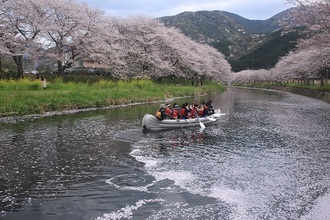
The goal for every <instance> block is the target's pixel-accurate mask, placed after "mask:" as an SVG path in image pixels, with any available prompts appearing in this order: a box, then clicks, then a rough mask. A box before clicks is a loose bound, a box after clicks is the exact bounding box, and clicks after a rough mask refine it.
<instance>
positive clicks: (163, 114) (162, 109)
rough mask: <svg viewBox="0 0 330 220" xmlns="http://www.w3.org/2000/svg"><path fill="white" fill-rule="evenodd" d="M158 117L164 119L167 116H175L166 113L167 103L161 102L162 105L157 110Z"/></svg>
mask: <svg viewBox="0 0 330 220" xmlns="http://www.w3.org/2000/svg"><path fill="white" fill-rule="evenodd" d="M156 118H157V119H159V120H164V119H166V118H173V117H172V116H171V115H168V114H166V109H165V105H164V104H160V107H159V109H158V110H157V112H156Z"/></svg>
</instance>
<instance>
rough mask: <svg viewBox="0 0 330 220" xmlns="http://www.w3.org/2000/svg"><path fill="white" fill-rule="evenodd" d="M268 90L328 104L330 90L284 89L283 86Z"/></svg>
mask: <svg viewBox="0 0 330 220" xmlns="http://www.w3.org/2000/svg"><path fill="white" fill-rule="evenodd" d="M270 89H274V90H280V91H286V92H290V93H294V94H298V95H303V96H307V97H311V98H315V99H320V100H322V101H324V102H327V103H330V90H328V89H324V90H322V89H319V90H314V89H306V88H297V87H285V86H272V87H271V88H270Z"/></svg>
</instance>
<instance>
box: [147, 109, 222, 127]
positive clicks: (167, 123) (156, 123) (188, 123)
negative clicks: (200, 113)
mask: <svg viewBox="0 0 330 220" xmlns="http://www.w3.org/2000/svg"><path fill="white" fill-rule="evenodd" d="M221 115H223V114H220V113H219V112H217V113H214V114H212V115H210V116H207V117H200V118H192V119H164V120H159V119H157V118H156V117H155V116H153V115H151V114H146V115H144V117H143V119H142V127H143V129H145V130H151V131H161V130H167V129H176V128H187V127H194V126H201V125H202V126H203V125H209V124H212V123H214V122H216V121H217V120H218V119H219V118H220V116H221Z"/></svg>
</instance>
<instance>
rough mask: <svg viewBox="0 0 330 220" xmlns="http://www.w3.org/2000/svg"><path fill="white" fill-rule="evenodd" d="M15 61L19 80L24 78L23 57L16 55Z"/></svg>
mask: <svg viewBox="0 0 330 220" xmlns="http://www.w3.org/2000/svg"><path fill="white" fill-rule="evenodd" d="M13 59H14V61H15V64H16V66H17V78H22V77H23V55H14V56H13Z"/></svg>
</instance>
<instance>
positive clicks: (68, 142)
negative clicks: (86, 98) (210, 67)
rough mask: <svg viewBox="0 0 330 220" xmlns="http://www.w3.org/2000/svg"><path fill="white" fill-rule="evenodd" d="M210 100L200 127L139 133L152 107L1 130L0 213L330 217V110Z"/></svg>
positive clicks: (314, 104) (308, 104)
mask: <svg viewBox="0 0 330 220" xmlns="http://www.w3.org/2000/svg"><path fill="white" fill-rule="evenodd" d="M203 98H205V99H206V97H202V98H200V99H203ZM211 98H212V100H213V103H214V105H215V106H217V107H220V108H221V110H222V112H224V113H226V116H224V117H222V118H221V119H220V121H219V122H217V123H216V124H214V125H213V126H211V127H207V128H206V129H205V130H203V131H202V130H200V129H199V128H197V127H196V128H191V129H177V130H174V131H163V132H142V128H141V119H142V117H143V115H144V114H145V113H152V111H154V110H156V109H157V108H158V106H159V104H150V105H144V106H135V107H126V108H118V109H112V110H106V111H98V112H87V113H78V114H76V115H67V116H56V117H53V118H41V119H34V120H27V121H23V122H19V123H7V124H1V125H0V132H1V135H0V143H1V148H0V170H1V172H0V209H1V213H0V216H1V217H0V218H1V219H33V220H35V219H99V220H101V219H328V217H329V215H330V214H329V212H328V211H327V210H330V209H328V208H326V207H328V204H329V201H330V198H329V197H330V192H329V187H330V185H329V182H330V173H329V170H330V164H329V160H330V149H329V146H330V140H329V135H328V131H329V130H330V123H329V122H330V114H329V113H330V107H329V105H328V104H326V103H323V102H321V101H318V100H314V99H310V98H306V97H302V96H297V95H291V94H287V93H283V92H274V91H267V90H251V89H235V88H231V89H228V91H226V92H225V93H223V94H218V95H214V96H212V97H211ZM192 100H193V99H191V100H190V101H192ZM184 101H185V100H184ZM178 103H180V101H178Z"/></svg>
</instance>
